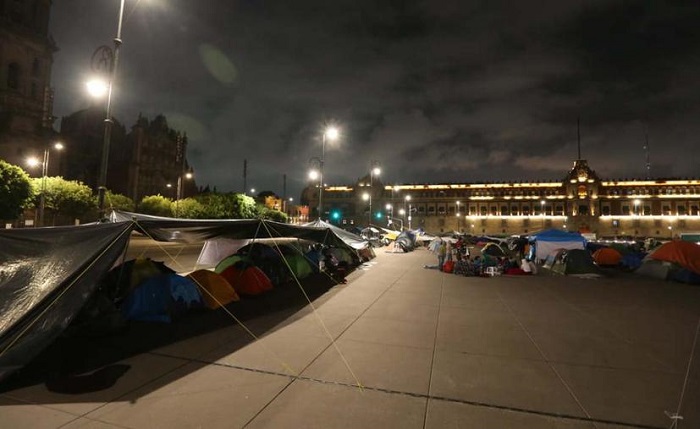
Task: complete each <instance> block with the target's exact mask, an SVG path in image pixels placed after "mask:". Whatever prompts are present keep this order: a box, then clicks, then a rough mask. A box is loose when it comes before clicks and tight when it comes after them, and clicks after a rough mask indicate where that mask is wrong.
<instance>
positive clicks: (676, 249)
mask: <svg viewBox="0 0 700 429" xmlns="http://www.w3.org/2000/svg"><path fill="white" fill-rule="evenodd" d="M649 257H650V258H651V259H656V260H657V261H667V262H673V263H676V264H678V265H680V266H681V267H683V268H685V269H686V270H689V271H692V272H694V273H696V274H700V246H698V245H697V244H695V243H693V242H690V241H681V240H674V241H669V242H668V243H665V244H663V245H661V247H659V248H658V249H656V250H655V251H654V252H653V253H652V254H651V255H649Z"/></svg>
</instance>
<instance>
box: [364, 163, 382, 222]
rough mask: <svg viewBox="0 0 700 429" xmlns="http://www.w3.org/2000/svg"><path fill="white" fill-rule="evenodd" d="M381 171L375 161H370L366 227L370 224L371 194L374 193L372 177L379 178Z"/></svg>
mask: <svg viewBox="0 0 700 429" xmlns="http://www.w3.org/2000/svg"><path fill="white" fill-rule="evenodd" d="M381 172H382V170H381V169H380V168H379V163H378V162H377V161H372V168H370V170H369V215H368V217H367V227H369V226H370V225H371V224H372V194H373V193H374V176H379V174H380V173H381Z"/></svg>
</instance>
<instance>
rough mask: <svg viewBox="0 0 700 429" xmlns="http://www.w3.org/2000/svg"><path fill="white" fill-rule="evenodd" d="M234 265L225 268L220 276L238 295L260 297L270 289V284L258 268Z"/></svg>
mask: <svg viewBox="0 0 700 429" xmlns="http://www.w3.org/2000/svg"><path fill="white" fill-rule="evenodd" d="M236 265H238V267H237V266H236ZM236 265H231V266H230V267H228V268H226V269H225V270H224V271H223V272H222V273H221V276H222V277H223V278H225V279H226V281H228V282H229V284H230V285H231V286H233V289H234V290H235V291H236V292H237V293H238V294H239V295H260V294H261V293H263V292H265V291H268V290H271V289H272V282H271V281H270V279H269V278H268V277H267V276H266V275H265V273H264V272H262V270H261V269H260V268H258V267H255V266H252V265H245V264H236Z"/></svg>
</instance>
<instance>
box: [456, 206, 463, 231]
mask: <svg viewBox="0 0 700 429" xmlns="http://www.w3.org/2000/svg"><path fill="white" fill-rule="evenodd" d="M459 204H460V202H459V201H457V230H459V227H460V226H462V218H461V216H462V213H461V212H460V211H459Z"/></svg>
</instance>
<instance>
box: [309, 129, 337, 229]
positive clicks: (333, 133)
mask: <svg viewBox="0 0 700 429" xmlns="http://www.w3.org/2000/svg"><path fill="white" fill-rule="evenodd" d="M339 135H340V131H338V128H336V127H334V126H329V127H326V129H325V130H323V136H322V137H321V159H320V160H319V171H318V177H319V189H318V218H319V219H321V218H322V217H323V164H324V163H325V157H326V139H328V140H330V141H334V140H337V139H338V136H339ZM314 180H315V179H314Z"/></svg>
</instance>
